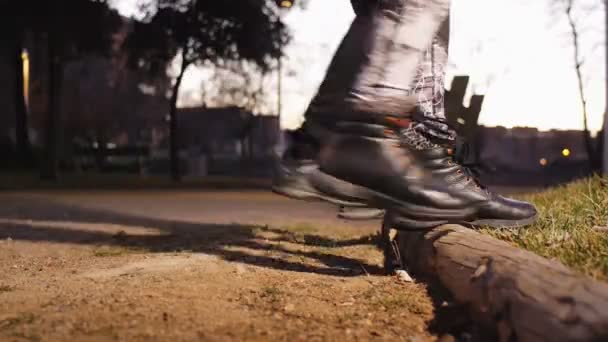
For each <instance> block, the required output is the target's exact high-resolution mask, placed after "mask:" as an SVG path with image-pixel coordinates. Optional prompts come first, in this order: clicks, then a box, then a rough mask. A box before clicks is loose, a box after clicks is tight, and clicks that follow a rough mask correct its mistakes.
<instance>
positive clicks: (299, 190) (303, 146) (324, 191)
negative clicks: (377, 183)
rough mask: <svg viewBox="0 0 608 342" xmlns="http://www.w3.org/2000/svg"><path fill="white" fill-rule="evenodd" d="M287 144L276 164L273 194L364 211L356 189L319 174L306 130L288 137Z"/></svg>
mask: <svg viewBox="0 0 608 342" xmlns="http://www.w3.org/2000/svg"><path fill="white" fill-rule="evenodd" d="M290 140H291V142H290V144H289V147H288V149H287V151H285V153H284V154H283V156H282V157H281V158H278V159H277V160H276V163H275V172H274V177H273V184H272V191H273V192H275V193H277V194H279V195H283V196H286V197H289V198H293V199H298V200H306V201H325V202H329V203H332V204H336V205H339V206H341V207H349V208H352V207H355V208H358V207H366V206H367V204H366V203H365V202H364V201H363V200H362V199H360V198H357V197H356V196H357V189H356V188H355V187H354V186H353V185H352V184H350V183H347V182H344V181H342V180H339V179H337V178H335V177H332V176H330V175H328V174H325V173H324V172H321V171H320V170H319V164H318V162H317V156H318V152H319V145H318V143H317V141H316V139H315V138H313V137H312V136H311V135H310V134H309V133H308V131H307V129H306V126H305V127H303V128H300V129H298V130H296V131H294V132H293V133H291V134H290Z"/></svg>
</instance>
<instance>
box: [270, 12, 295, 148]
mask: <svg viewBox="0 0 608 342" xmlns="http://www.w3.org/2000/svg"><path fill="white" fill-rule="evenodd" d="M275 2H276V4H277V6H278V7H279V9H284V10H288V9H290V8H292V7H293V5H294V3H295V0H275ZM279 15H280V14H279ZM281 39H282V32H279V57H278V58H277V121H278V126H279V132H278V133H279V137H278V138H279V139H278V140H279V141H278V142H277V145H278V146H277V147H276V150H275V151H276V153H277V154H278V155H282V153H283V150H284V145H285V141H284V140H285V139H284V138H285V137H284V136H283V130H282V128H281V116H282V115H281V114H282V111H283V104H282V87H283V65H282V64H283V61H282V59H283V42H282V41H281Z"/></svg>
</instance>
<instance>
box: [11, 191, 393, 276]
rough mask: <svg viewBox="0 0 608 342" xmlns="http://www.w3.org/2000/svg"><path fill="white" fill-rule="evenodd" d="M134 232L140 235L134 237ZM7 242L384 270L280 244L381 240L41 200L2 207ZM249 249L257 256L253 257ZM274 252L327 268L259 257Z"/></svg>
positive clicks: (328, 271) (313, 269)
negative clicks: (185, 219) (178, 218)
mask: <svg viewBox="0 0 608 342" xmlns="http://www.w3.org/2000/svg"><path fill="white" fill-rule="evenodd" d="M91 224H94V225H95V227H100V229H90V228H89V229H87V228H86V226H87V225H91ZM106 226H109V227H122V229H120V228H114V229H105V230H104V229H103V227H106ZM132 229H133V230H134V231H137V232H138V233H132ZM142 231H143V232H142ZM146 231H148V233H146ZM260 233H262V234H263V233H271V234H270V235H271V237H266V238H264V239H260ZM7 238H11V239H13V240H22V241H32V242H37V241H41V242H42V241H44V242H54V243H69V244H83V245H94V246H119V247H126V248H130V249H133V250H134V251H141V252H152V253H167V252H182V251H189V252H194V253H206V254H211V255H216V256H219V257H221V258H223V259H224V260H227V261H235V262H241V263H246V264H251V265H256V266H261V267H267V268H273V269H278V270H284V271H295V272H309V273H317V274H323V275H332V276H342V277H351V276H359V275H361V274H362V273H365V272H367V273H369V274H373V275H380V274H383V270H382V269H381V268H380V267H378V266H376V265H370V264H368V263H366V262H365V261H363V260H359V259H354V258H349V257H343V256H339V255H335V254H330V253H323V252H319V251H313V250H312V249H302V250H293V249H289V248H286V247H284V246H281V242H290V243H295V244H300V245H308V246H311V247H312V246H314V247H323V248H338V247H348V246H356V245H373V244H376V243H377V238H376V236H364V237H361V238H356V239H339V238H329V237H324V236H319V235H313V234H304V233H294V232H291V231H288V230H282V229H276V228H270V227H268V226H254V225H241V224H229V225H224V224H211V223H193V222H181V221H173V220H162V219H156V218H148V217H141V216H135V215H130V214H129V215H127V214H123V213H116V212H112V211H107V210H96V209H90V208H81V207H77V206H73V205H67V204H62V203H52V202H49V201H42V200H38V199H27V200H20V199H15V201H13V202H12V203H10V204H9V205H7V206H3V207H2V208H0V239H7ZM273 242H274V243H273ZM277 242H278V243H277ZM246 250H248V251H254V252H252V253H248V252H247V251H246ZM269 250H272V251H273V252H279V253H281V254H283V255H292V256H296V257H305V258H310V259H313V260H316V261H318V262H319V263H320V264H322V265H324V266H325V267H322V266H321V267H318V266H315V265H310V264H307V263H304V262H302V263H300V262H293V261H288V260H285V258H281V257H273V256H271V255H268V256H265V255H260V254H263V253H255V252H256V251H257V252H264V251H269ZM362 271H364V272H362Z"/></svg>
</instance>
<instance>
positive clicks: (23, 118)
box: [13, 31, 31, 166]
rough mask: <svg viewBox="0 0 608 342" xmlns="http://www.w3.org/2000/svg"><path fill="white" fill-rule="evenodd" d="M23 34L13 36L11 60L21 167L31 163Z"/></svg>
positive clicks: (18, 156)
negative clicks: (13, 74) (13, 71)
mask: <svg viewBox="0 0 608 342" xmlns="http://www.w3.org/2000/svg"><path fill="white" fill-rule="evenodd" d="M22 51H23V32H22V31H18V32H16V34H15V46H14V48H13V58H14V60H15V138H16V145H17V146H16V150H17V158H19V163H20V164H21V165H22V166H26V165H27V164H28V163H29V162H30V161H31V148H30V140H29V134H28V123H27V105H26V99H25V90H24V79H23V59H22V55H21V54H22Z"/></svg>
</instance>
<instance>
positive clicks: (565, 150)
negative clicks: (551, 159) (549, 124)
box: [562, 148, 571, 158]
mask: <svg viewBox="0 0 608 342" xmlns="http://www.w3.org/2000/svg"><path fill="white" fill-rule="evenodd" d="M570 154H571V152H570V149H567V148H565V149H563V150H562V156H564V157H566V158H568V157H570Z"/></svg>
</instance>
